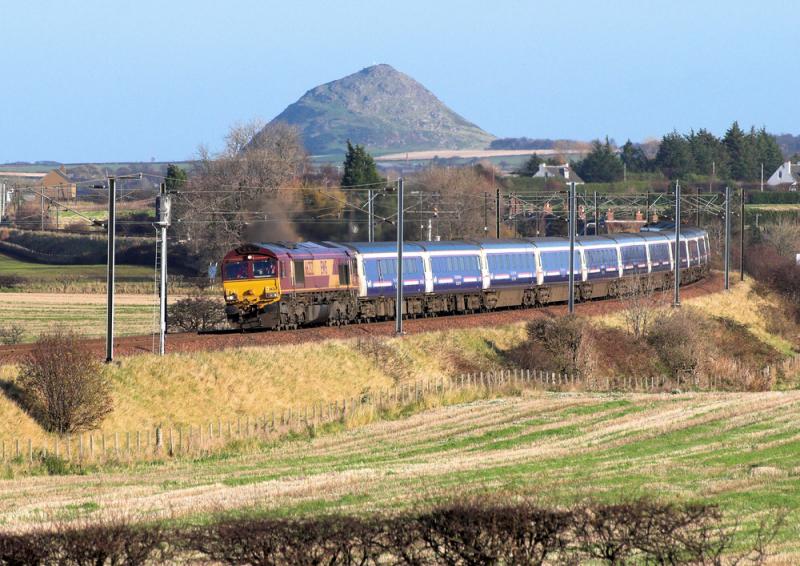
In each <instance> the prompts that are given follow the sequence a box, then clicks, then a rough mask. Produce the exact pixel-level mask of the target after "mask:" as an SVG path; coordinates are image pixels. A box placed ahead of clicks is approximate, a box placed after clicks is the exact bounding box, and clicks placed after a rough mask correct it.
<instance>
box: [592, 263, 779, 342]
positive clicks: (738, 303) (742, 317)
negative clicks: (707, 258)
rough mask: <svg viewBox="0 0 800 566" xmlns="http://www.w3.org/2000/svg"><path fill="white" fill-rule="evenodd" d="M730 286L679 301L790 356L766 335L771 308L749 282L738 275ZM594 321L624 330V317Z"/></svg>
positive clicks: (751, 282) (667, 307)
mask: <svg viewBox="0 0 800 566" xmlns="http://www.w3.org/2000/svg"><path fill="white" fill-rule="evenodd" d="M731 282H732V286H731V289H730V291H727V292H726V291H722V292H719V293H712V294H709V295H704V296H701V297H695V298H692V299H686V300H683V301H681V304H683V305H685V306H691V307H694V308H696V309H698V310H700V311H701V312H702V313H704V314H705V315H707V316H712V317H720V318H727V319H730V320H733V321H735V322H738V323H739V324H742V325H743V326H745V327H746V328H747V329H748V330H749V331H750V332H752V333H753V334H754V335H755V336H756V337H757V338H758V339H759V340H761V341H763V342H764V343H766V344H768V345H770V346H772V347H773V348H775V349H776V350H778V351H779V352H782V353H785V354H791V353H792V351H793V345H792V344H791V343H790V342H789V341H787V340H786V339H784V338H782V337H780V336H778V335H776V334H773V333H771V332H769V330H768V329H767V326H768V321H767V318H766V317H767V316H769V314H768V312H769V311H768V307H770V306H774V303H772V302H770V300H769V299H768V298H765V297H763V296H761V295H759V294H758V293H756V292H755V291H754V290H753V281H752V280H751V279H746V280H745V281H743V282H742V281H739V280H738V276H735V274H732V275H731ZM670 308H671V307H670V306H669V303H668V302H667V304H666V305H665V306H664V307H662V309H661V310H663V311H665V312H667V311H668V310H669V309H670ZM596 320H597V321H598V322H600V323H602V324H605V325H607V326H612V327H615V328H623V329H624V328H625V320H624V315H623V313H621V312H616V313H613V314H609V315H605V316H601V317H598V318H597V319H596Z"/></svg>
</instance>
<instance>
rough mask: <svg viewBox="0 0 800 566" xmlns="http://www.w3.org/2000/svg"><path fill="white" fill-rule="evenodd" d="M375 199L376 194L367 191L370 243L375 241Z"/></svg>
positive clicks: (368, 238) (368, 237) (370, 190)
mask: <svg viewBox="0 0 800 566" xmlns="http://www.w3.org/2000/svg"><path fill="white" fill-rule="evenodd" d="M374 198H375V194H374V193H373V192H372V189H368V190H367V216H368V217H369V218H368V222H367V240H368V241H370V242H374V241H375V208H374V202H373V199H374Z"/></svg>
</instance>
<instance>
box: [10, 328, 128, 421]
mask: <svg viewBox="0 0 800 566" xmlns="http://www.w3.org/2000/svg"><path fill="white" fill-rule="evenodd" d="M17 385H18V386H19V388H20V390H21V391H22V402H23V404H24V406H25V407H26V409H27V410H28V411H29V412H30V413H31V415H32V416H33V417H34V418H35V419H36V420H37V421H39V423H40V424H41V425H42V426H43V427H44V428H45V429H47V430H49V431H53V432H58V433H61V434H65V433H71V432H80V431H83V430H91V429H93V428H95V427H97V426H98V425H99V424H100V423H101V422H102V420H103V419H104V418H105V416H106V415H108V413H110V412H111V411H112V409H113V408H114V404H113V400H112V398H111V384H110V382H109V380H108V378H107V377H106V376H105V375H104V374H103V371H102V368H101V367H100V364H99V363H98V362H97V360H96V359H95V357H94V356H93V355H92V353H91V352H89V351H88V350H87V349H86V347H85V346H84V345H83V344H82V343H81V342H80V340H79V339H78V337H77V336H76V335H75V334H73V333H71V332H66V331H64V330H62V329H56V330H55V331H54V332H52V333H50V334H43V335H42V336H41V337H40V338H39V340H38V341H37V342H36V344H35V345H34V347H33V350H31V352H30V354H28V356H27V358H26V359H25V360H24V361H23V362H22V366H21V368H20V373H19V379H18V381H17Z"/></svg>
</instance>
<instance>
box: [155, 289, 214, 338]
mask: <svg viewBox="0 0 800 566" xmlns="http://www.w3.org/2000/svg"><path fill="white" fill-rule="evenodd" d="M225 320H226V317H225V309H224V308H223V306H222V304H221V303H220V301H219V300H217V299H212V298H209V297H203V296H201V295H197V296H194V297H187V298H185V299H181V300H179V301H178V302H176V303H175V304H173V305H170V306H169V307H168V308H167V325H168V328H169V330H171V331H177V332H196V331H198V330H215V329H218V328H222V327H224V325H225Z"/></svg>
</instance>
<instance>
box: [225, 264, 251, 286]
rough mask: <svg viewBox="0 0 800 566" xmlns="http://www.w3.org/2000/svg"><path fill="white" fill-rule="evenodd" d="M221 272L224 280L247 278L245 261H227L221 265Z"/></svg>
mask: <svg viewBox="0 0 800 566" xmlns="http://www.w3.org/2000/svg"><path fill="white" fill-rule="evenodd" d="M222 273H223V275H224V276H225V280H226V281H231V280H233V279H247V262H244V261H229V262H227V263H225V264H224V265H223V266H222Z"/></svg>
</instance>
